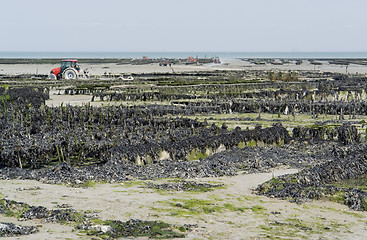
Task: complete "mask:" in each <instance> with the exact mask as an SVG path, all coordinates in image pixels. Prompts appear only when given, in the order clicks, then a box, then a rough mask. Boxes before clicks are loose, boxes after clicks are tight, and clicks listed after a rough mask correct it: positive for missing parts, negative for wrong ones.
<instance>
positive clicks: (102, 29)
mask: <svg viewBox="0 0 367 240" xmlns="http://www.w3.org/2000/svg"><path fill="white" fill-rule="evenodd" d="M0 51H36V52H37V51H41V52H47V51H52V52H63V51H70V52H72V51H79V52H83V51H92V52H190V51H191V52H205V51H209V52H367V1H366V0H185V1H178V0H11V1H10V0H7V1H6V0H2V1H1V3H0Z"/></svg>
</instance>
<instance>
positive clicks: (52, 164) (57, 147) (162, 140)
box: [0, 70, 367, 238]
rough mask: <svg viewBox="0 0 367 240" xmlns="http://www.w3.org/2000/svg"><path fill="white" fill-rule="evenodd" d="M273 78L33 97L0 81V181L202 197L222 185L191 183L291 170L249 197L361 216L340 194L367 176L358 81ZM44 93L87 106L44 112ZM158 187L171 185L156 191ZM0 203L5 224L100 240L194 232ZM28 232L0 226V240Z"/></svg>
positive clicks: (136, 85)
mask: <svg viewBox="0 0 367 240" xmlns="http://www.w3.org/2000/svg"><path fill="white" fill-rule="evenodd" d="M270 76H271V77H270ZM274 76H275V75H274V73H272V74H270V73H265V72H263V71H257V70H256V71H255V70H254V71H217V72H203V73H177V74H159V73H156V74H153V73H151V74H135V75H134V79H135V80H134V82H129V83H126V82H121V81H122V80H117V79H116V80H112V79H107V80H106V79H90V81H88V83H87V84H86V83H85V82H82V81H79V80H77V81H75V82H64V83H60V82H59V83H54V82H50V81H48V80H44V82H42V87H40V86H39V85H40V84H37V83H34V82H32V81H31V80H29V79H22V78H21V77H19V78H14V82H11V81H10V84H8V83H9V77H6V78H4V79H5V80H6V81H7V82H6V83H7V84H6V85H4V86H0V129H1V133H0V138H1V142H0V179H1V180H14V179H17V180H37V181H39V182H42V183H47V184H64V185H67V186H71V187H85V186H87V185H88V184H92V183H114V184H115V183H120V184H121V183H129V182H132V181H137V180H139V181H141V180H144V181H147V180H149V182H147V183H146V184H145V185H144V186H143V187H144V188H147V189H150V190H151V189H156V190H160V191H161V190H164V191H166V192H172V191H176V192H177V191H178V192H184V191H188V192H195V191H198V192H200V191H201V192H206V191H211V190H213V189H217V188H220V187H225V186H224V185H223V184H220V183H219V184H210V183H208V182H207V183H198V182H196V181H195V180H196V179H199V178H203V179H204V178H218V177H227V176H236V175H238V174H256V173H264V172H272V171H273V170H274V169H279V168H292V169H298V170H299V171H298V173H294V174H290V175H284V176H279V177H273V178H272V179H271V180H269V181H268V182H265V183H263V184H261V185H259V186H258V187H257V188H256V190H255V192H256V193H257V194H260V195H265V196H268V197H271V198H281V199H287V200H290V201H291V202H296V203H303V202H307V201H311V200H319V199H327V200H331V201H336V202H339V203H342V204H345V205H347V206H348V207H349V208H351V209H353V210H359V211H366V210H367V193H366V192H365V191H364V190H365V189H360V188H353V187H342V186H339V185H337V183H338V182H342V181H344V180H349V179H356V178H358V177H360V176H363V175H365V174H366V173H367V156H366V155H365V152H366V151H367V145H366V143H365V142H366V132H367V131H366V125H367V124H366V121H367V117H366V115H367V113H366V107H365V106H367V101H366V96H367V95H366V89H367V84H366V82H365V77H361V76H347V75H341V74H335V73H319V74H316V73H314V72H307V71H303V72H302V71H299V72H288V73H287V72H283V73H280V74H278V75H276V76H278V77H275V78H274ZM119 81H120V82H119ZM119 84H125V85H124V86H123V87H119V86H121V85H119ZM55 86H57V87H56V88H57V90H55V89H53V88H54V87H55ZM52 89H53V90H52ZM51 92H52V93H55V92H58V93H57V94H58V95H57V96H62V97H65V99H67V98H68V97H70V96H75V95H84V96H89V97H90V101H89V103H88V104H82V105H80V106H78V105H77V106H71V105H69V104H63V103H61V104H60V105H59V106H50V104H47V103H48V102H50V101H52V98H53V97H54V96H55V95H50V93H51ZM110 103H111V104H110ZM112 103H113V104H112ZM103 104H106V105H103ZM167 178H168V179H175V180H170V181H168V182H166V183H159V184H158V183H154V181H159V180H162V179H167ZM29 190H32V191H37V190H40V189H39V188H34V189H32V188H29ZM24 191H28V190H27V188H25V190H24ZM213 191H214V190H213ZM176 200H177V199H176ZM1 201H2V205H1V206H0V212H1V213H2V214H4V213H6V211H8V214H9V213H13V215H12V216H17V217H18V218H20V219H23V220H27V221H28V220H31V219H41V220H42V221H44V222H57V223H60V222H72V224H73V226H74V227H75V229H77V230H78V231H84V233H88V234H90V235H93V236H95V237H101V238H103V237H106V236H109V237H110V238H118V237H128V236H149V237H168V238H176V237H185V236H186V234H187V233H185V232H186V231H191V230H190V224H185V225H182V226H177V225H171V224H168V225H167V224H166V223H164V222H159V221H145V220H136V219H135V220H134V219H130V220H128V221H126V222H124V221H120V220H99V219H98V218H96V216H95V215H91V216H90V215H88V214H84V213H83V212H81V211H76V210H74V209H72V208H69V205H67V204H65V205H57V206H58V207H60V208H61V207H62V206H64V207H66V209H53V210H49V209H47V208H45V207H43V206H38V207H35V206H30V205H28V204H26V203H21V202H16V201H13V200H9V199H7V198H6V197H5V198H2V199H1ZM177 201H178V200H177ZM204 203H205V202H204ZM171 205H172V204H171ZM176 205H177V206H176V207H183V206H186V205H185V202H183V203H177V204H176ZM209 205H210V204H209ZM57 206H56V207H57ZM173 206H175V205H174V204H173ZM230 206H231V205H226V207H227V210H228V209H232V210H233V209H236V210H234V211H240V210H241V211H243V210H244V209H242V208H234V207H233V208H232V207H230ZM19 208H21V209H23V210H24V211H23V210H22V211H20V210H19ZM9 209H13V210H12V211H13V212H9ZM210 209H211V210H210V211H214V210H213V209H214V208H210ZM218 209H220V208H217V211H219V210H218ZM255 209H256V208H255ZM15 210H17V211H15ZM221 211H222V210H221ZM254 211H256V210H254ZM93 219H94V220H93ZM95 219H97V220H95ZM134 226H135V227H137V229H133V228H134ZM157 227H160V228H159V230H157V229H158V228H157ZM194 227H195V228H196V227H197V226H196V225H195V226H194ZM17 229H18V230H17ZM129 229H130V230H131V229H133V230H131V231H130V230H129ZM152 229H154V231H151V230H152ZM308 229H309V228H308ZM36 231H37V227H21V226H16V225H12V224H10V223H8V224H7V223H2V224H0V234H3V235H4V236H13V235H14V236H16V235H18V234H31V233H35V232H36ZM136 234H137V235H136ZM155 234H156V235H155Z"/></svg>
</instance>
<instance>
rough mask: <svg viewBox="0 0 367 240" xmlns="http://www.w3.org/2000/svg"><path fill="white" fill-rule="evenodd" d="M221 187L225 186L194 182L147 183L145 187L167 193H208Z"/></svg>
mask: <svg viewBox="0 0 367 240" xmlns="http://www.w3.org/2000/svg"><path fill="white" fill-rule="evenodd" d="M221 186H223V184H210V183H196V182H193V181H184V180H179V181H175V182H168V183H162V184H154V183H151V182H148V183H146V186H145V187H147V188H153V189H158V190H166V191H199V192H208V191H211V190H212V188H217V187H221Z"/></svg>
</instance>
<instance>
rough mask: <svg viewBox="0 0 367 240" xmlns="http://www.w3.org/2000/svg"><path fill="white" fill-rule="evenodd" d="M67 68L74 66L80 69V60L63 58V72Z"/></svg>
mask: <svg viewBox="0 0 367 240" xmlns="http://www.w3.org/2000/svg"><path fill="white" fill-rule="evenodd" d="M67 68H74V69H76V70H77V71H79V70H80V67H79V64H78V60H62V62H61V72H64V71H65V69H67Z"/></svg>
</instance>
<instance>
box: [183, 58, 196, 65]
mask: <svg viewBox="0 0 367 240" xmlns="http://www.w3.org/2000/svg"><path fill="white" fill-rule="evenodd" d="M197 63H198V60H197V59H196V58H194V57H188V58H187V61H186V64H197Z"/></svg>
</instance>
